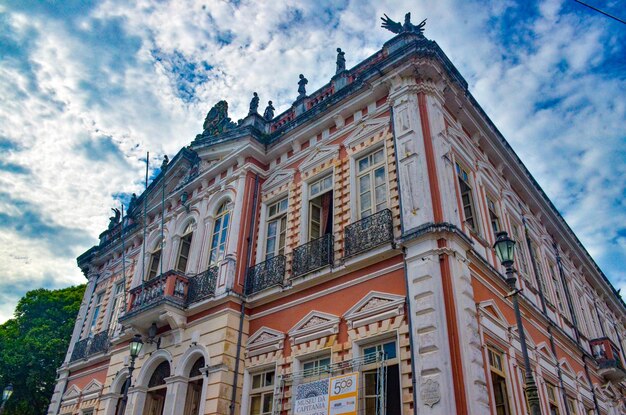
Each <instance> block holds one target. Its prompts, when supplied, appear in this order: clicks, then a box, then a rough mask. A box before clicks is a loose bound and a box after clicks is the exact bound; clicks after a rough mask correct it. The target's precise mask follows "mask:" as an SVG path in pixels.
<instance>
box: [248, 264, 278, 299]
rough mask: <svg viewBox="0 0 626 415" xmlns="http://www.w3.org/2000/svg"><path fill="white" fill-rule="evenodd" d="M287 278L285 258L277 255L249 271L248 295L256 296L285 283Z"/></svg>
mask: <svg viewBox="0 0 626 415" xmlns="http://www.w3.org/2000/svg"><path fill="white" fill-rule="evenodd" d="M284 278H285V256H284V255H277V256H275V257H272V258H270V259H268V260H267V261H263V262H261V263H260V264H257V265H255V266H254V267H252V268H250V269H249V270H248V279H247V281H246V294H247V295H250V294H254V293H256V292H259V291H261V290H264V289H266V288H269V287H271V286H274V285H279V284H282V283H283V280H284Z"/></svg>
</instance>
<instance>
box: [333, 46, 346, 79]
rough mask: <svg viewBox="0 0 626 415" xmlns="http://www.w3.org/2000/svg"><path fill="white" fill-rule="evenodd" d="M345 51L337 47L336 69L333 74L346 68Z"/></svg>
mask: <svg viewBox="0 0 626 415" xmlns="http://www.w3.org/2000/svg"><path fill="white" fill-rule="evenodd" d="M345 55H346V52H343V51H342V50H341V48H337V70H336V71H335V75H337V74H339V73H341V72H343V71H345V70H346V56H345Z"/></svg>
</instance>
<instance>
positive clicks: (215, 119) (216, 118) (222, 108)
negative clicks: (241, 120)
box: [196, 100, 237, 139]
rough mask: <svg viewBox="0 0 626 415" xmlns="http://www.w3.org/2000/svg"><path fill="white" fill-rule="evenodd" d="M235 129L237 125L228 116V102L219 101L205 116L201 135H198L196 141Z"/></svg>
mask: <svg viewBox="0 0 626 415" xmlns="http://www.w3.org/2000/svg"><path fill="white" fill-rule="evenodd" d="M235 127H237V124H236V123H234V122H233V121H232V120H231V119H230V117H229V116H228V102H226V101H224V100H221V101H219V102H218V103H217V104H215V105H214V106H213V108H211V110H210V111H209V113H208V114H207V115H206V118H205V119H204V124H202V128H203V131H202V134H198V135H197V136H196V139H199V138H210V137H215V136H217V135H220V134H222V133H224V132H226V131H229V130H232V129H234V128H235Z"/></svg>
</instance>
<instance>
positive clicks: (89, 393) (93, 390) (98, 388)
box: [82, 379, 104, 401]
mask: <svg viewBox="0 0 626 415" xmlns="http://www.w3.org/2000/svg"><path fill="white" fill-rule="evenodd" d="M103 386H104V385H102V383H100V382H98V381H97V380H96V379H92V380H91V382H89V383H88V384H87V386H85V388H84V389H83V393H82V395H83V400H84V401H88V400H91V399H96V398H98V397H100V395H101V394H102V389H103Z"/></svg>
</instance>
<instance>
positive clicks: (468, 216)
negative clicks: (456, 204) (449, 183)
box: [456, 163, 478, 232]
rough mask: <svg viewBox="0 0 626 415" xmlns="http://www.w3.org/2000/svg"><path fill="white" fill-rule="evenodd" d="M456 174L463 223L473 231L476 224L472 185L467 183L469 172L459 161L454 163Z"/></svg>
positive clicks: (476, 230) (475, 228) (476, 229)
mask: <svg viewBox="0 0 626 415" xmlns="http://www.w3.org/2000/svg"><path fill="white" fill-rule="evenodd" d="M456 175H457V177H458V179H459V189H460V190H461V204H462V205H463V216H464V218H465V223H467V226H469V227H470V228H471V229H472V230H473V231H475V232H478V227H477V226H476V219H475V218H476V215H475V213H474V212H475V210H474V199H473V197H472V187H471V186H470V185H469V174H468V173H467V170H465V169H464V168H463V167H461V165H460V164H459V163H456Z"/></svg>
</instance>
